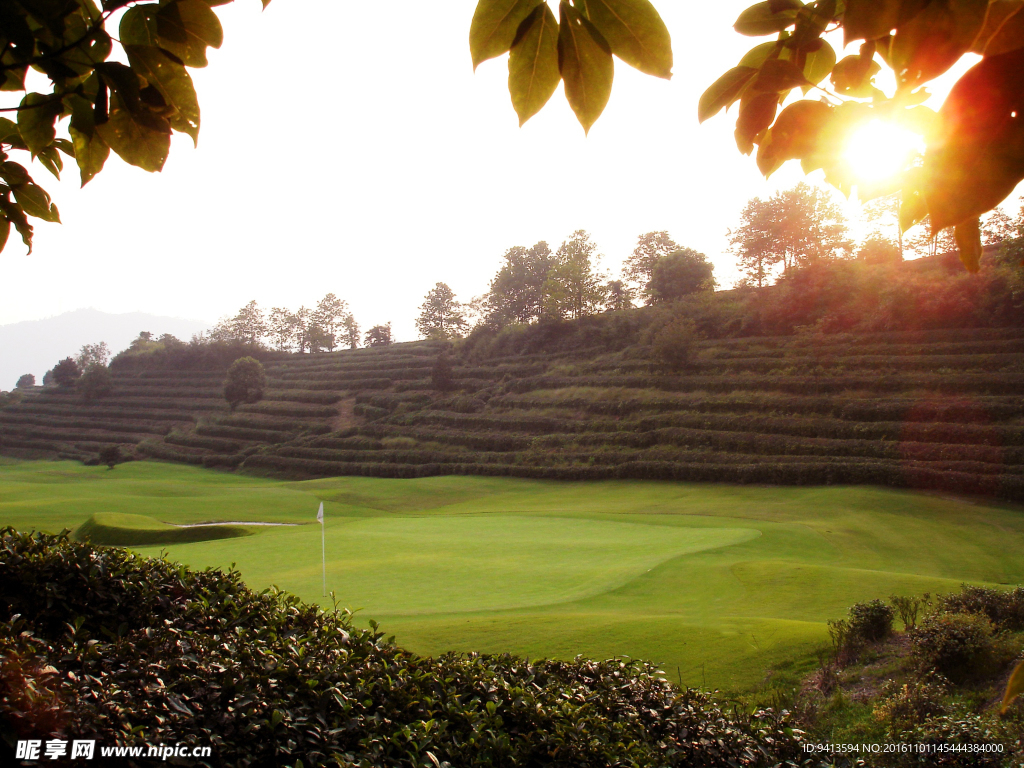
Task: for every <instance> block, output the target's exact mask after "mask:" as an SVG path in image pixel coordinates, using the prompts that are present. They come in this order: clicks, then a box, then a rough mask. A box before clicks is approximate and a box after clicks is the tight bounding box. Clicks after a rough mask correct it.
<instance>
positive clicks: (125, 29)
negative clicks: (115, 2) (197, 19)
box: [117, 4, 212, 45]
mask: <svg viewBox="0 0 1024 768" xmlns="http://www.w3.org/2000/svg"><path fill="white" fill-rule="evenodd" d="M207 10H209V9H207ZM154 11H155V6H154V5H152V4H145V5H135V6H132V7H131V8H129V9H128V10H127V11H125V12H124V16H122V17H121V23H120V25H119V26H118V30H117V34H118V37H119V38H120V41H121V45H158V44H159V42H160V36H159V35H158V34H157V31H156V14H155V13H154ZM210 12H211V13H212V11H210Z"/></svg>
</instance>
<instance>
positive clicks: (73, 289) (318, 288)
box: [0, 0, 966, 341]
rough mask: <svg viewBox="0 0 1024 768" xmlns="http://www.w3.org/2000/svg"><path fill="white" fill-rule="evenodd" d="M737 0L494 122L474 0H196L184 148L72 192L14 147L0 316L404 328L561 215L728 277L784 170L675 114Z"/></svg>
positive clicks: (702, 75)
mask: <svg viewBox="0 0 1024 768" xmlns="http://www.w3.org/2000/svg"><path fill="white" fill-rule="evenodd" d="M747 4H748V3H747V0H743V1H742V2H735V1H734V0H719V2H715V3H699V4H698V3H683V2H679V0H655V5H656V6H657V7H658V10H659V11H660V12H661V15H662V17H663V18H664V20H665V22H666V24H667V26H668V28H669V31H670V33H671V34H672V39H673V49H674V54H675V66H674V77H673V78H672V80H671V81H665V80H661V79H658V78H653V77H650V76H647V75H643V74H640V73H639V72H637V71H635V70H633V69H632V68H630V67H629V66H627V65H625V64H623V63H622V62H620V61H618V60H617V59H616V61H615V81H614V86H613V89H612V95H611V99H610V101H609V104H608V106H607V108H606V110H605V112H604V114H603V115H602V117H601V118H600V119H599V120H598V121H597V123H596V124H595V125H594V127H593V128H592V129H591V131H590V134H589V135H585V134H584V132H583V129H582V128H581V127H580V125H579V124H578V123H577V122H576V119H575V116H574V115H573V113H572V111H571V109H570V108H569V106H568V104H567V102H566V101H565V98H564V96H563V94H562V90H561V87H559V89H558V90H557V91H556V93H555V95H554V96H553V97H552V99H551V101H550V102H549V103H548V105H547V106H546V107H545V108H544V109H543V110H542V111H541V112H540V113H539V114H538V115H536V116H535V117H534V118H532V119H531V120H530V121H529V122H527V123H526V125H525V126H524V127H522V128H520V127H519V126H518V118H517V117H516V114H515V111H514V110H513V108H512V105H511V102H510V100H509V95H508V88H507V77H508V68H507V57H504V56H503V57H501V58H498V59H493V60H490V61H487V62H484V63H483V64H481V65H480V66H479V67H478V69H477V71H476V72H475V73H474V72H473V68H472V63H471V60H470V55H469V45H468V30H469V23H470V20H471V18H472V15H473V10H474V7H475V0H447V1H446V2H444V3H424V2H422V0H392V2H389V3H387V4H380V3H356V2H352V1H351V0H274V2H272V3H271V4H270V6H269V7H268V8H267V10H266V11H263V12H261V10H260V8H261V4H260V2H259V0H235V2H233V3H231V4H229V5H224V6H220V7H218V8H216V11H217V12H218V15H219V16H220V18H221V20H222V23H223V25H224V30H225V41H224V44H223V46H222V47H221V48H220V49H219V50H211V51H210V55H209V59H210V65H209V66H208V67H207V68H205V69H192V70H190V72H191V73H192V76H193V80H194V81H195V85H196V90H197V92H198V95H199V102H200V105H201V108H202V126H201V133H200V137H199V144H198V148H194V147H193V146H192V141H191V139H190V138H188V137H187V136H183V135H178V134H176V135H175V139H174V141H173V144H172V148H171V154H170V157H169V159H168V161H167V164H166V165H165V167H164V170H163V172H162V173H159V174H148V173H146V172H144V171H142V170H140V169H137V168H133V167H131V166H128V165H126V164H125V163H123V162H122V161H121V160H120V159H118V158H116V157H115V156H114V155H113V154H112V155H111V158H110V159H109V160H108V161H107V165H106V167H105V169H104V170H103V172H102V173H101V174H99V175H98V176H97V177H96V178H95V179H94V180H93V181H91V182H90V183H89V184H88V185H87V186H86V187H85V188H79V180H78V174H77V168H76V167H74V164H73V161H70V160H69V165H68V166H66V169H65V173H64V174H63V176H62V179H61V181H60V182H57V181H56V180H55V179H53V178H52V177H51V176H49V174H47V173H46V172H45V171H44V170H43V169H42V167H41V166H39V165H38V164H37V163H34V164H33V168H32V172H33V175H34V176H35V178H36V180H37V181H38V182H39V183H41V184H42V185H43V186H44V187H45V188H46V189H47V190H48V191H50V192H51V194H52V195H53V197H54V201H55V202H56V203H57V205H58V207H59V209H60V212H61V218H62V221H63V224H62V225H54V224H46V223H43V222H38V224H37V226H36V240H35V249H34V251H33V253H32V254H31V255H29V256H26V255H25V254H24V251H25V249H24V247H23V246H22V245H21V243H20V241H16V238H15V237H14V236H12V238H11V241H10V242H9V244H8V246H7V248H6V249H5V250H4V251H3V253H2V254H0V263H2V264H3V274H4V285H5V291H4V300H3V302H2V304H0V324H6V323H13V322H17V321H22V320H32V319H37V318H43V317H50V316H53V315H56V314H60V313H62V312H65V311H69V310H73V309H77V308H80V307H94V308H96V309H100V310H103V311H106V312H116V313H119V312H132V311H143V312H150V313H153V314H161V315H171V316H177V317H184V318H190V319H199V320H205V321H209V322H210V323H211V324H212V323H213V322H214V321H216V320H217V319H218V318H220V317H224V316H229V315H233V314H234V313H235V312H236V311H237V310H238V308H239V307H241V306H242V305H244V304H245V303H247V302H248V301H250V300H255V301H257V302H258V303H259V305H260V306H261V307H264V308H266V309H269V308H271V307H275V306H281V307H287V308H290V309H292V310H295V309H298V308H299V306H301V305H305V306H313V305H315V304H316V302H317V301H318V300H319V299H320V298H321V297H322V296H324V295H325V294H326V293H328V292H333V293H335V294H337V295H338V296H339V297H341V298H343V299H345V300H346V301H348V303H349V305H350V307H351V309H352V310H353V312H354V314H355V316H356V319H357V320H358V321H359V323H360V324H361V325H362V327H363V328H364V329H366V328H369V327H370V326H372V325H375V324H378V323H384V322H388V321H390V322H392V324H393V329H394V335H395V337H396V338H397V339H398V340H401V341H407V340H411V339H414V338H416V335H417V334H416V331H415V326H414V319H415V317H416V315H417V308H418V306H419V305H420V303H421V302H422V301H423V297H424V295H425V294H426V292H427V291H428V290H429V289H430V288H432V287H433V286H434V284H435V283H437V282H445V283H447V284H448V285H450V286H451V288H452V289H453V290H454V291H455V293H456V295H457V297H458V298H459V299H461V300H463V301H468V300H469V299H471V298H472V297H473V296H477V295H480V294H482V293H484V292H485V291H486V290H487V285H488V282H489V280H490V279H491V278H492V277H493V275H494V273H495V272H496V271H497V269H498V267H499V265H500V261H501V256H502V254H503V253H504V252H505V250H506V249H508V248H509V247H511V246H514V245H525V246H529V245H532V244H533V243H535V242H537V241H539V240H546V241H547V242H548V243H549V244H550V245H551V247H552V249H554V248H556V247H557V246H558V244H559V243H561V242H562V240H564V239H565V238H567V237H568V236H569V235H571V234H572V233H573V232H574V231H575V230H578V229H585V230H587V231H588V232H589V233H590V234H591V236H592V237H593V239H594V241H595V242H596V243H597V244H598V247H599V250H600V252H601V253H602V254H603V259H602V262H601V265H602V267H603V268H604V269H605V270H607V271H608V272H610V273H612V276H615V275H616V274H617V272H618V269H619V267H620V265H621V263H622V261H623V260H624V259H625V258H626V257H627V256H628V255H629V253H630V252H631V251H632V250H633V248H634V247H635V244H636V240H637V237H638V236H639V235H640V234H642V233H644V232H649V231H653V230H668V232H669V233H670V235H671V236H672V237H673V239H675V240H676V241H677V242H678V243H680V244H681V245H685V246H687V247H691V248H695V249H697V250H699V251H701V252H703V253H705V254H707V255H708V256H709V257H710V258H711V259H712V261H713V262H714V263H715V267H716V271H715V274H716V277H717V279H718V281H719V283H720V284H721V285H723V286H728V285H729V284H731V283H732V282H733V281H734V280H735V279H736V278H737V276H738V275H737V273H736V271H735V266H734V261H735V260H734V257H733V256H732V255H731V254H729V253H728V252H727V248H728V241H727V237H726V233H727V230H728V229H729V228H730V227H734V226H736V225H737V224H738V220H739V215H740V211H741V210H742V208H743V206H744V204H745V203H746V201H747V200H748V199H750V198H751V197H755V196H759V197H764V196H767V195H770V194H771V193H772V192H773V191H776V190H778V189H782V188H788V187H791V186H793V185H794V184H795V183H797V182H798V181H800V180H801V179H803V175H802V173H801V171H800V169H799V166H798V165H797V164H796V163H790V164H787V166H786V167H784V168H783V169H782V170H780V171H779V172H778V173H776V174H775V175H774V176H773V177H772V178H771V179H770V180H767V181H766V180H765V179H764V178H763V177H762V176H761V175H760V173H759V172H758V170H757V168H756V165H755V164H754V161H753V159H752V158H749V157H745V156H743V155H741V154H740V153H739V152H738V151H737V149H736V146H735V143H734V141H733V136H732V133H733V123H734V120H735V113H734V112H731V113H730V114H729V115H728V116H725V115H719V116H718V117H716V118H713V119H712V120H709V121H708V122H706V123H704V124H703V125H698V123H697V117H696V112H697V101H698V99H699V98H700V94H701V93H702V92H703V91H704V89H705V88H706V87H707V86H708V85H710V84H711V83H712V82H713V81H714V80H715V79H716V78H717V77H718V76H719V75H720V74H722V73H723V72H725V71H726V70H727V69H729V68H730V67H732V66H735V65H736V63H737V62H738V60H739V58H740V57H741V56H742V55H743V53H745V52H746V51H747V50H748V49H749V48H751V47H753V45H755V44H757V43H759V42H763V41H764V40H765V39H768V38H749V37H743V36H741V35H738V34H736V33H735V32H733V30H732V24H733V22H734V21H735V18H736V16H737V15H738V14H739V12H740V11H741V10H743V8H744V7H746V5H747ZM851 52H852V51H851ZM965 66H966V65H964V66H961V67H960V68H959V70H960V71H962V70H963V69H964V68H965ZM955 76H956V73H952V74H951V75H950V76H949V77H948V78H947V80H949V81H951V80H952V78H953V77H955ZM42 85H43V86H45V84H42ZM935 90H936V92H937V93H941V92H942V91H943V89H942V87H941V86H940V87H939V88H936V89H935ZM812 181H814V179H813V178H812ZM153 330H154V331H157V332H159V329H153Z"/></svg>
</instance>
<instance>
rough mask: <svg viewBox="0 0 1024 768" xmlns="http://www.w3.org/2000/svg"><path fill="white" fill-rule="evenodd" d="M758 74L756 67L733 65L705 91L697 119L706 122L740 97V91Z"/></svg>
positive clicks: (698, 107) (698, 105) (699, 104)
mask: <svg viewBox="0 0 1024 768" xmlns="http://www.w3.org/2000/svg"><path fill="white" fill-rule="evenodd" d="M756 74H757V70H756V69H755V68H754V67H733V68H732V69H730V70H729V71H728V72H726V73H725V74H724V75H722V76H721V77H720V78H718V79H717V80H715V82H713V83H712V84H711V86H710V87H709V88H708V89H707V90H706V91H704V94H703V95H702V96H701V97H700V102H699V103H698V104H697V120H698V121H699V122H702V123H703V122H704V121H705V120H707V119H708V118H710V117H714V116H715V115H717V114H718V113H719V112H721V111H722V109H724V108H726V107H728V106H730V105H731V104H733V103H734V102H735V101H736V100H737V99H739V97H740V91H742V90H743V87H744V86H745V85H746V84H747V83H749V82H750V79H751V78H752V77H753V76H754V75H756Z"/></svg>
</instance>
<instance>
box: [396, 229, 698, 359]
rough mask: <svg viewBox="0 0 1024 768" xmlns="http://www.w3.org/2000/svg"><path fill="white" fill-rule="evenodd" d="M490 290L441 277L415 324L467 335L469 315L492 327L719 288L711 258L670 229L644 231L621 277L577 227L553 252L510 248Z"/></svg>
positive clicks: (439, 335)
mask: <svg viewBox="0 0 1024 768" xmlns="http://www.w3.org/2000/svg"><path fill="white" fill-rule="evenodd" d="M502 258H503V263H502V265H501V267H500V268H499V269H498V273H497V274H496V275H495V276H494V278H493V279H492V280H491V283H490V290H489V291H488V292H487V293H486V294H484V295H483V296H479V297H477V298H475V299H473V300H472V301H470V302H468V303H465V304H464V303H462V302H459V301H458V299H457V298H456V297H455V294H454V292H453V291H452V289H451V288H450V287H449V286H448V285H447V284H445V283H437V284H436V285H435V286H434V287H433V288H432V289H430V291H429V292H428V293H427V295H426V296H425V297H424V301H423V304H421V305H420V315H419V317H418V318H417V320H416V327H417V329H418V330H419V332H420V334H421V335H422V336H424V337H425V338H430V339H452V338H457V337H460V336H462V335H464V334H465V333H466V332H467V331H468V330H469V328H470V326H471V325H472V322H471V321H474V320H475V321H476V322H482V323H485V324H487V325H490V326H492V327H498V328H501V327H504V326H506V325H510V324H515V323H518V324H528V323H533V322H539V321H542V320H562V319H578V318H581V317H585V316H587V315H593V314H596V313H598V312H610V311H617V310H623V309H629V308H631V307H633V306H634V305H635V303H636V302H637V301H642V302H643V303H645V304H656V303H660V302H666V301H672V300H673V299H677V298H679V297H681V296H685V295H687V294H690V293H694V292H699V291H710V290H713V289H714V287H715V280H714V274H713V272H714V267H713V265H712V264H711V262H709V261H708V259H707V257H706V256H704V254H702V253H698V252H697V251H694V250H693V249H692V248H683V247H681V246H679V245H678V244H677V243H676V242H675V241H673V240H672V238H671V237H669V235H668V233H667V232H648V233H647V234H645V235H642V236H641V237H640V238H639V240H638V242H637V247H636V249H635V250H634V251H633V254H632V255H631V256H630V257H629V259H628V260H627V262H626V264H625V266H624V269H623V273H622V276H621V277H620V278H619V279H615V280H612V279H610V277H609V275H608V273H606V272H604V271H602V270H601V268H600V261H601V256H600V254H599V253H598V252H597V244H596V243H595V242H594V241H593V239H592V238H591V236H590V235H589V234H588V233H587V232H585V231H584V230H577V231H576V232H574V233H573V234H572V235H571V236H570V237H568V238H567V239H566V240H565V241H563V242H562V244H561V245H560V246H559V247H558V250H557V251H554V252H552V251H551V248H550V247H549V246H548V244H547V243H546V242H544V241H540V242H538V243H535V244H534V245H533V246H532V247H530V248H527V247H525V246H521V245H517V246H514V247H512V248H509V249H508V250H507V251H505V254H504V256H503V257H502Z"/></svg>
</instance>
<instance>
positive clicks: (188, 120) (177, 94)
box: [124, 45, 199, 143]
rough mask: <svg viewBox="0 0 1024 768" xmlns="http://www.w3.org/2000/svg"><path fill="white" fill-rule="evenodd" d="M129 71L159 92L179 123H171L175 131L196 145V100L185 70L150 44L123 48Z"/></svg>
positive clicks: (189, 78)
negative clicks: (188, 137) (129, 67)
mask: <svg viewBox="0 0 1024 768" xmlns="http://www.w3.org/2000/svg"><path fill="white" fill-rule="evenodd" d="M124 50H125V52H126V53H127V54H128V61H129V62H130V63H131V65H132V68H133V69H134V70H135V71H136V72H138V73H139V74H140V75H142V76H143V77H144V78H146V80H147V81H149V83H150V85H152V86H153V87H155V88H156V89H157V90H159V91H160V94H161V95H162V96H163V97H164V100H165V101H166V102H167V104H169V105H170V106H172V107H174V109H175V110H176V112H177V117H179V118H180V120H172V125H173V127H174V128H176V129H177V130H179V131H182V132H184V133H187V134H188V135H189V136H191V137H192V141H193V143H198V142H199V99H198V98H197V97H196V89H195V86H193V85H192V78H191V77H189V74H188V71H187V70H186V69H185V67H183V66H182V65H181V64H178V63H176V62H173V61H171V60H170V59H169V58H167V56H165V55H164V54H163V52H162V51H161V50H160V49H159V48H156V47H155V46H151V45H125V46H124Z"/></svg>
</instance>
